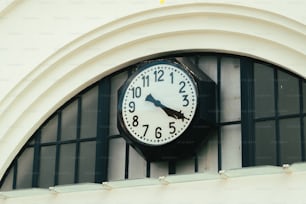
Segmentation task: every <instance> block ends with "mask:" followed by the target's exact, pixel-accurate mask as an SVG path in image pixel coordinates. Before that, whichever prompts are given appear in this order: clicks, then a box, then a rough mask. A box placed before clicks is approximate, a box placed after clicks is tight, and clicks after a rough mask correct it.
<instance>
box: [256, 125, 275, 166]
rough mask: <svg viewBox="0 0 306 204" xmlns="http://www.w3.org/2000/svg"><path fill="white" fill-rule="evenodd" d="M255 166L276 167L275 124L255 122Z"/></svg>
mask: <svg viewBox="0 0 306 204" xmlns="http://www.w3.org/2000/svg"><path fill="white" fill-rule="evenodd" d="M255 162H256V165H276V142H275V122H274V121H267V122H257V123H256V125H255Z"/></svg>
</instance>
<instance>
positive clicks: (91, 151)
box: [79, 141, 96, 182]
mask: <svg viewBox="0 0 306 204" xmlns="http://www.w3.org/2000/svg"><path fill="white" fill-rule="evenodd" d="M79 159H80V160H79V182H95V163H96V162H95V161H96V141H94V142H82V143H81V144H80V157H79Z"/></svg>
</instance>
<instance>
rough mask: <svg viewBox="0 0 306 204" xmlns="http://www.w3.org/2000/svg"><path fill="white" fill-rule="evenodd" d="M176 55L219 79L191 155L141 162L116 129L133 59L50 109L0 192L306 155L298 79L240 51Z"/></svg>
mask: <svg viewBox="0 0 306 204" xmlns="http://www.w3.org/2000/svg"><path fill="white" fill-rule="evenodd" d="M179 56H180V57H182V56H183V57H186V58H189V60H191V61H192V62H193V63H194V64H195V65H196V66H197V67H198V69H199V70H200V71H202V72H204V73H205V74H206V75H208V76H209V77H210V78H211V79H212V80H214V81H215V82H216V84H217V104H216V106H217V128H216V130H215V131H213V132H211V133H209V134H210V140H209V141H208V142H207V143H206V144H204V145H203V146H202V147H201V148H200V149H199V151H198V153H197V154H196V155H194V156H193V157H191V158H189V159H183V160H178V161H176V162H164V161H162V162H147V161H145V160H144V159H143V158H142V157H141V156H140V155H139V154H138V153H137V152H136V151H135V150H134V149H133V147H131V146H130V145H129V144H128V143H127V142H126V141H125V140H124V139H123V138H122V136H121V135H119V131H118V129H117V118H116V117H117V105H116V104H117V91H118V89H119V87H121V85H122V84H123V83H124V82H125V80H126V79H127V78H128V76H129V75H130V74H131V73H132V72H133V71H135V67H136V66H135V65H131V66H130V67H127V68H126V69H123V70H121V71H120V72H117V73H114V74H112V75H110V76H108V77H106V78H103V79H101V80H100V81H99V82H97V83H96V84H93V85H92V86H90V87H88V88H87V89H85V90H84V91H82V92H80V93H79V94H77V95H76V96H75V97H73V98H72V99H71V100H69V101H68V102H67V103H66V104H65V105H63V106H62V107H61V108H60V109H58V110H57V111H56V112H55V113H54V114H52V115H51V116H50V118H49V119H48V120H47V121H46V122H45V123H44V124H43V125H42V126H41V127H40V128H39V129H38V130H37V131H36V132H35V134H34V135H33V137H31V139H30V140H29V141H28V142H27V143H26V145H25V146H24V147H23V149H22V150H21V151H20V153H19V154H18V155H17V156H16V158H15V159H14V161H13V162H12V163H11V165H10V168H9V169H8V170H7V172H6V174H5V175H4V177H3V179H2V180H1V183H0V187H1V190H10V189H20V188H29V187H42V188H47V187H50V186H54V185H62V184H72V183H82V182H96V183H101V182H102V181H106V180H122V179H136V178H145V177H159V176H163V175H168V174H186V173H194V172H217V171H218V170H220V169H231V168H241V167H244V166H254V165H282V164H284V163H293V162H299V161H304V160H305V156H306V155H305V147H304V144H305V142H304V140H305V137H304V135H305V133H304V127H305V124H306V122H305V116H306V112H305V110H304V109H305V108H304V107H306V82H305V80H304V79H302V78H299V77H298V76H296V75H293V74H291V73H288V72H286V71H284V70H282V69H280V68H278V67H275V66H273V65H270V64H266V63H263V62H259V61H256V60H254V59H250V58H246V57H241V56H234V55H226V54H216V53H188V54H179ZM165 57H169V56H165ZM170 57H173V56H170Z"/></svg>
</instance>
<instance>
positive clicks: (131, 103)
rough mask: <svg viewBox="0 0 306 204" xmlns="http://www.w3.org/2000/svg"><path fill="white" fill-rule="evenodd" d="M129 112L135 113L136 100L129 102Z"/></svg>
mask: <svg viewBox="0 0 306 204" xmlns="http://www.w3.org/2000/svg"><path fill="white" fill-rule="evenodd" d="M129 108H130V109H129V112H130V113H133V112H134V111H135V102H134V101H131V102H129Z"/></svg>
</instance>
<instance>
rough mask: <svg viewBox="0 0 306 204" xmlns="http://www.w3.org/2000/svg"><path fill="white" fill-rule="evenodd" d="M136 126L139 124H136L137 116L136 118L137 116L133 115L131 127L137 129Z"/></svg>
mask: <svg viewBox="0 0 306 204" xmlns="http://www.w3.org/2000/svg"><path fill="white" fill-rule="evenodd" d="M138 124H139V122H138V116H137V115H134V116H133V122H132V125H133V126H134V127H137V126H138Z"/></svg>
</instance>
